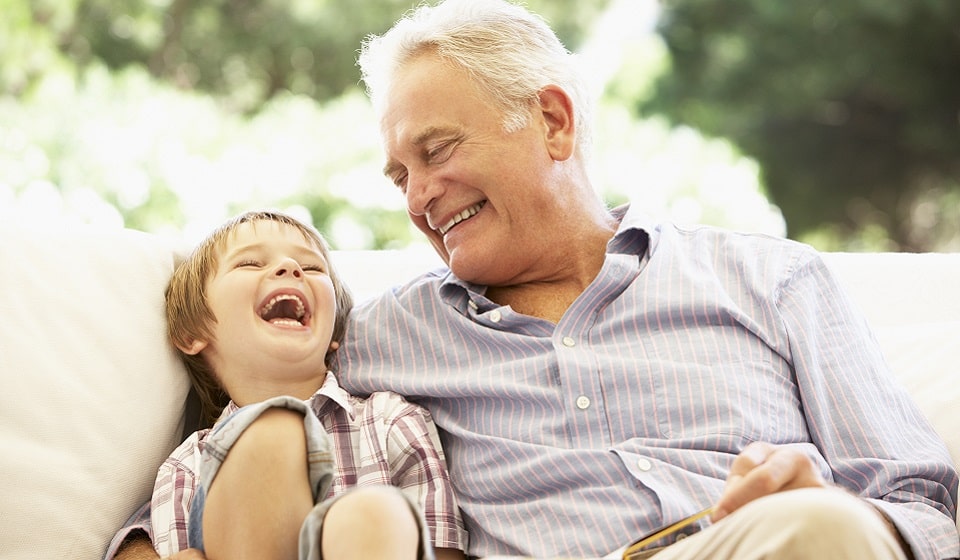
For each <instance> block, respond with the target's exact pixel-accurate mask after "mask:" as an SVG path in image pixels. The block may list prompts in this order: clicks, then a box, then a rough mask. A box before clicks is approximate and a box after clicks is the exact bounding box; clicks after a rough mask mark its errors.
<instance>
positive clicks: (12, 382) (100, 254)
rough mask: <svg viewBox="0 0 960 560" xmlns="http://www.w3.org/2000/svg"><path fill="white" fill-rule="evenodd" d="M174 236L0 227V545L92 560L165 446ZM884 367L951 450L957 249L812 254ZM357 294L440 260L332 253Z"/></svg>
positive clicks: (173, 433)
mask: <svg viewBox="0 0 960 560" xmlns="http://www.w3.org/2000/svg"><path fill="white" fill-rule="evenodd" d="M181 253H182V247H179V246H178V245H177V244H176V243H171V242H168V241H164V240H163V239H161V238H159V237H156V236H152V235H148V234H144V233H140V232H135V231H127V230H124V231H117V230H101V229H97V228H95V227H84V228H70V229H65V230H62V231H43V230H39V229H36V228H28V227H24V226H22V225H21V226H15V225H13V224H0V316H2V317H3V321H0V376H2V379H3V387H4V390H3V391H2V392H0V449H2V450H3V451H4V452H3V453H2V454H0V496H2V497H3V499H2V500H0V519H2V523H0V551H2V556H3V558H4V559H5V560H26V559H34V558H77V559H96V558H99V557H100V555H101V554H102V553H103V551H104V548H105V546H106V543H107V541H108V540H109V539H110V537H111V536H112V535H113V533H114V531H115V530H116V529H117V528H118V527H120V526H121V525H122V524H123V523H124V521H125V520H126V518H127V516H129V515H130V514H131V513H132V512H133V511H134V510H135V509H136V507H137V506H139V505H140V504H142V503H143V502H144V501H145V500H146V499H147V498H148V497H149V493H150V491H151V488H152V484H153V479H154V476H155V473H156V467H157V466H158V465H159V463H160V462H161V461H162V460H163V459H164V457H166V455H167V454H168V453H169V451H170V450H171V449H172V448H173V447H174V446H175V445H176V444H177V443H178V440H179V434H180V432H181V429H180V421H181V418H182V417H183V414H184V401H185V396H186V393H187V388H188V382H187V378H186V374H185V373H184V371H183V369H182V366H181V365H180V363H179V361H178V360H177V358H176V356H175V355H174V353H173V352H172V351H171V349H170V348H169V346H168V344H167V343H166V339H165V336H164V324H163V315H162V306H163V288H164V286H165V284H166V281H167V278H168V277H169V275H170V273H171V271H172V269H173V266H174V262H175V260H176V258H177V257H178V255H179V254H181ZM826 257H827V260H828V262H829V263H830V264H831V266H833V267H834V268H835V270H836V271H837V273H838V274H839V275H840V276H841V278H842V279H843V281H844V282H845V283H847V285H848V287H849V288H850V290H851V292H852V293H853V294H854V297H855V299H857V301H859V302H860V304H861V305H862V307H863V310H864V312H865V313H866V315H867V317H868V318H869V319H870V320H871V322H872V323H873V324H874V326H875V327H876V328H877V337H878V339H879V340H880V342H881V344H882V345H883V348H884V351H885V353H886V354H887V357H888V359H889V361H890V363H891V365H892V366H893V370H894V372H895V373H896V375H897V376H898V378H899V379H900V380H901V381H902V382H903V383H904V384H905V385H906V386H907V388H908V389H909V390H910V391H911V392H912V394H913V395H914V397H915V398H916V399H917V401H918V402H919V404H920V406H921V407H922V408H923V410H924V412H925V413H926V414H927V416H928V418H930V419H931V421H932V422H933V424H934V426H935V427H936V428H937V430H938V431H939V432H940V434H941V435H942V436H943V437H944V439H945V440H946V441H947V442H948V444H949V446H950V449H951V452H952V453H953V457H954V459H955V460H956V459H958V458H960V433H958V428H960V406H957V405H958V404H960V383H958V381H960V373H958V372H957V369H956V368H957V365H956V364H960V350H958V348H960V344H958V337H960V294H958V292H957V290H955V289H954V288H953V286H954V285H955V284H956V283H957V280H958V279H960V254H949V255H932V254H924V255H898V254H873V255H847V254H831V255H826ZM333 258H334V262H335V264H336V266H337V267H338V269H339V270H340V272H341V274H342V275H343V277H344V279H345V280H346V282H347V283H348V285H350V286H351V288H352V289H353V290H354V292H355V295H356V297H357V299H358V300H362V299H365V298H367V297H370V296H371V295H373V294H375V293H377V292H378V291H379V290H382V289H384V288H386V287H388V286H390V285H393V284H396V283H399V282H402V281H405V280H407V279H409V278H411V277H413V276H414V275H415V274H417V273H419V272H423V271H426V270H429V269H431V268H433V267H435V266H438V265H440V264H441V263H440V261H439V259H438V258H437V256H436V255H435V254H434V253H433V252H432V250H431V249H429V248H423V249H413V250H405V251H387V252H337V254H336V255H335V256H334V257H333Z"/></svg>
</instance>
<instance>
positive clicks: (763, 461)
mask: <svg viewBox="0 0 960 560" xmlns="http://www.w3.org/2000/svg"><path fill="white" fill-rule="evenodd" d="M730 473H731V474H730V476H729V477H728V478H727V483H726V485H725V486H724V489H723V494H722V495H721V496H720V499H719V500H718V501H717V504H716V512H715V513H714V515H713V520H714V521H719V520H720V519H722V518H723V517H725V516H727V515H728V514H730V513H732V512H734V511H736V510H737V509H739V508H740V507H742V506H743V505H744V504H747V503H749V502H751V501H753V500H756V499H757V498H762V497H763V496H767V495H769V494H773V493H775V492H782V491H784V490H793V489H796V488H806V487H810V486H824V485H825V484H824V481H823V479H822V477H821V476H820V473H819V472H818V471H817V469H816V465H814V463H813V461H811V460H810V458H809V457H807V456H806V455H805V454H804V453H801V452H800V451H798V450H796V449H794V448H791V447H778V446H774V445H771V444H767V443H757V444H751V445H749V446H747V447H746V448H745V449H744V450H743V452H742V453H741V454H740V455H738V456H737V458H736V459H735V460H734V463H733V465H732V466H731V469H730Z"/></svg>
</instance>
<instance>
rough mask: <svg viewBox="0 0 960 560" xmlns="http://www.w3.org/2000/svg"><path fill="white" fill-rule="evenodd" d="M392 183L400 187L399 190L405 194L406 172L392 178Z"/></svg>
mask: <svg viewBox="0 0 960 560" xmlns="http://www.w3.org/2000/svg"><path fill="white" fill-rule="evenodd" d="M393 184H394V185H396V186H397V188H398V189H400V192H402V193H404V194H406V192H407V174H406V173H402V174H400V175H397V176H396V177H394V178H393Z"/></svg>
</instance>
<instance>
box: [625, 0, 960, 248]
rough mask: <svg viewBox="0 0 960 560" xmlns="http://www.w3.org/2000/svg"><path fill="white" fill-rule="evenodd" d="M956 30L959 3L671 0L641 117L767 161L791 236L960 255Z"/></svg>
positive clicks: (770, 185)
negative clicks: (663, 59)
mask: <svg viewBox="0 0 960 560" xmlns="http://www.w3.org/2000/svg"><path fill="white" fill-rule="evenodd" d="M958 30H960V2H956V1H955V0H923V1H914V2H889V1H887V0H832V1H826V0H817V1H809V2H770V1H768V0H740V1H738V2H724V1H720V0H663V13H662V19H661V22H660V26H659V33H660V34H661V35H662V37H663V38H664V41H665V43H666V46H667V49H668V52H669V59H670V63H669V64H670V66H669V70H668V71H667V72H665V73H664V74H663V75H662V76H661V79H660V80H659V81H658V84H657V86H656V88H655V93H654V94H653V95H652V96H650V97H649V98H648V99H644V100H642V102H640V104H639V109H640V110H641V113H642V114H654V113H656V114H665V115H667V116H669V118H670V119H671V120H672V121H673V122H676V123H685V124H689V125H691V126H695V127H697V128H698V129H700V130H702V131H704V132H705V133H706V134H709V135H712V136H718V137H725V138H729V139H731V140H732V141H733V142H734V143H735V144H736V145H737V146H739V148H740V149H742V150H743V151H744V152H745V153H746V154H747V155H749V156H751V157H753V158H755V159H756V160H757V161H758V162H759V164H760V166H761V169H762V179H763V183H764V184H765V186H766V189H767V190H768V192H769V194H770V196H771V198H772V200H773V201H774V202H775V203H777V204H778V205H779V206H780V208H781V209H782V211H783V214H784V216H785V218H786V220H787V225H788V232H789V234H790V235H791V236H792V237H797V238H805V236H808V237H809V236H814V235H816V239H825V238H826V237H825V235H826V233H827V232H831V233H832V234H833V235H837V236H839V237H840V238H841V239H847V241H846V242H841V243H839V244H834V247H835V248H843V247H853V248H857V247H862V246H863V244H864V242H865V240H867V239H868V238H872V239H873V240H874V241H873V245H871V247H872V248H883V249H904V250H925V249H933V248H950V247H952V248H953V249H954V250H955V249H956V248H957V247H958V244H960V231H958V229H957V227H956V224H957V221H958V214H960V210H958V209H957V208H958V207H957V206H956V205H955V204H954V205H948V204H947V203H948V202H949V201H951V200H952V201H955V200H956V193H957V192H960V181H958V180H957V177H960V126H958V125H960V32H958ZM921 215H922V216H925V218H924V219H923V220H918V216H921ZM878 231H879V232H881V234H880V235H878V234H877V232H878ZM857 232H872V233H870V234H869V235H860V236H859V237H858V235H857ZM809 238H810V239H813V238H814V237H809ZM858 239H859V241H858Z"/></svg>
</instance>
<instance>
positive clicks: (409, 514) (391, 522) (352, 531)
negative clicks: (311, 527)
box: [321, 486, 421, 559]
mask: <svg viewBox="0 0 960 560" xmlns="http://www.w3.org/2000/svg"><path fill="white" fill-rule="evenodd" d="M321 539H322V543H323V544H322V549H323V557H331V558H332V557H338V558H354V557H356V558H396V559H413V558H417V557H419V556H420V553H421V551H420V524H419V522H418V515H417V513H416V511H415V510H414V509H413V506H412V505H411V503H410V502H409V501H407V499H406V498H405V497H404V496H403V494H402V493H401V491H400V490H399V489H397V488H396V487H392V486H383V487H380V486H370V487H361V488H355V489H353V490H351V491H350V492H349V493H347V494H345V495H343V496H341V497H340V498H338V499H337V500H336V501H335V502H334V503H333V504H332V505H331V506H330V509H329V510H328V511H327V513H326V515H325V517H324V520H323V529H322V535H321Z"/></svg>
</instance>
